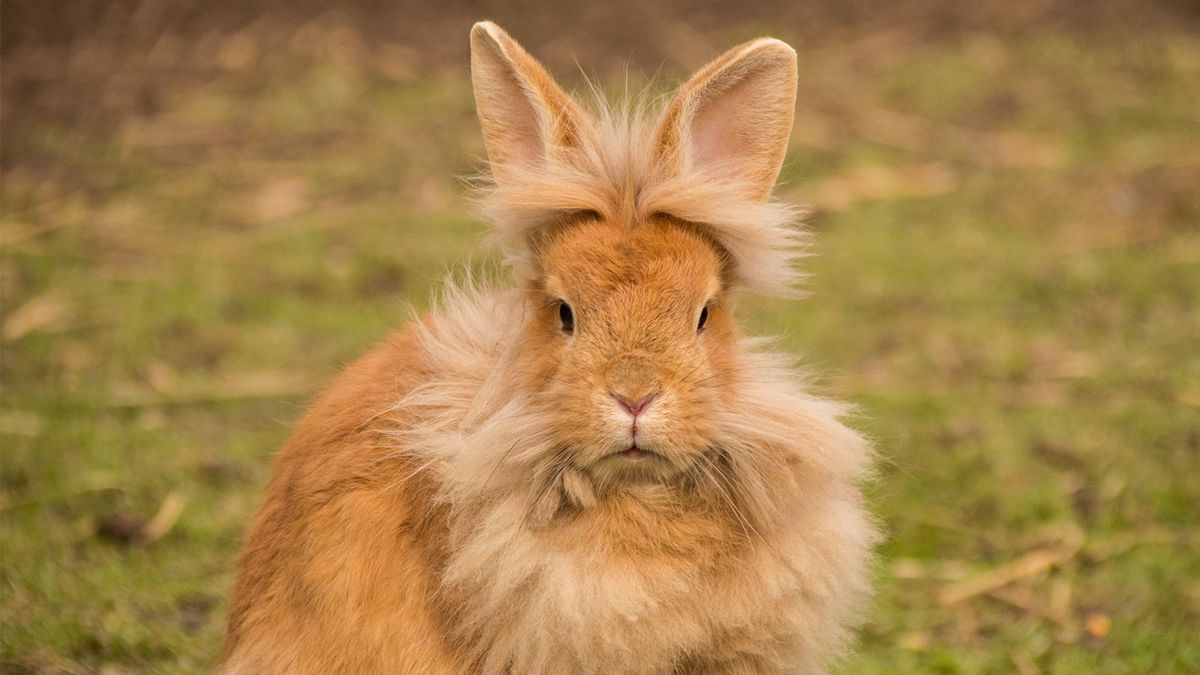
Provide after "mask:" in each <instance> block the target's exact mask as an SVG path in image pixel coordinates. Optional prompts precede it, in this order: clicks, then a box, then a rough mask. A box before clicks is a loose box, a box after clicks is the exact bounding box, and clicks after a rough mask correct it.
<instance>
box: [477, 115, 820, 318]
mask: <svg viewBox="0 0 1200 675" xmlns="http://www.w3.org/2000/svg"><path fill="white" fill-rule="evenodd" d="M593 93H594V95H593V96H592V97H591V100H592V101H593V103H592V105H591V109H592V115H591V116H590V117H589V119H587V120H586V121H585V122H584V123H583V125H582V126H583V128H582V129H580V130H579V134H578V136H577V137H576V138H574V139H573V140H574V142H573V143H572V144H569V145H568V144H558V145H555V146H553V147H552V148H550V149H549V150H548V152H547V153H546V156H545V157H544V158H543V161H542V162H541V163H540V164H537V165H530V164H523V163H518V162H512V163H508V164H498V163H497V162H495V161H493V162H492V163H491V166H490V170H489V171H488V172H487V173H486V174H485V175H484V176H483V178H482V179H481V180H480V181H479V185H478V194H477V201H478V203H479V206H480V211H481V212H482V215H483V216H484V217H485V218H486V219H487V220H488V221H489V222H490V223H492V225H493V227H494V230H493V232H494V235H495V238H496V239H497V240H498V241H499V243H500V245H501V246H502V248H503V249H504V250H505V251H506V253H507V254H508V255H507V259H508V261H509V262H510V263H511V264H512V265H513V266H514V267H515V268H516V269H517V270H518V271H519V272H520V271H523V270H524V269H525V268H526V266H527V265H528V262H529V261H528V259H527V253H526V245H527V243H528V240H529V238H530V236H531V235H532V234H533V233H534V232H536V231H537V230H538V229H540V228H542V227H544V226H545V225H547V224H549V223H553V222H556V221H558V220H560V219H562V218H563V217H564V216H567V215H569V214H572V213H575V212H580V211H594V212H595V213H597V214H599V215H600V216H601V217H602V218H604V219H606V220H609V221H611V222H619V223H626V224H628V225H629V226H630V227H632V226H634V225H635V224H636V223H638V222H644V221H645V220H646V219H647V218H649V217H651V216H654V215H657V214H668V215H670V216H673V217H675V218H678V219H680V220H683V221H687V222H690V223H694V224H697V225H700V226H702V227H703V228H704V229H705V230H706V231H707V232H708V233H709V234H710V235H711V236H712V237H713V239H714V240H715V241H716V242H717V243H718V244H720V246H721V247H722V248H723V249H724V251H725V253H727V254H728V255H729V256H730V258H731V259H732V261H733V263H734V273H735V275H736V280H737V281H738V282H740V283H741V284H742V285H743V286H744V287H746V288H747V289H749V290H752V291H755V292H759V293H763V294H766V295H790V294H792V293H793V292H794V290H795V287H796V285H797V283H798V282H799V281H800V280H801V279H802V278H803V275H802V274H801V273H800V272H799V270H798V269H797V267H796V264H795V263H796V262H797V260H798V259H799V258H800V257H802V256H803V252H804V248H805V246H804V245H805V239H806V237H805V236H804V235H805V233H804V230H803V228H802V227H801V220H802V216H803V215H804V209H801V208H799V207H797V206H795V205H793V204H788V203H785V202H782V201H779V200H774V199H767V200H763V199H761V198H759V197H757V196H756V195H755V193H754V189H755V188H754V186H753V185H751V184H749V183H745V182H740V181H739V180H738V179H737V174H736V173H735V172H731V171H727V170H725V168H724V167H722V166H721V165H719V164H718V165H710V166H707V167H704V168H700V167H690V168H687V169H685V170H682V171H680V170H675V169H673V168H671V167H670V166H669V165H668V163H666V162H664V161H662V159H661V158H660V157H659V156H658V153H657V145H658V143H657V137H658V133H659V131H658V129H659V127H660V126H661V122H658V121H656V118H658V117H659V116H660V115H658V114H656V113H654V112H652V109H653V107H657V106H653V107H652V106H651V105H649V104H648V103H647V101H648V100H650V99H649V97H646V96H641V97H633V98H631V99H627V100H626V101H625V102H622V103H615V104H613V103H608V102H607V101H605V100H604V98H603V97H602V96H601V95H600V94H599V92H593Z"/></svg>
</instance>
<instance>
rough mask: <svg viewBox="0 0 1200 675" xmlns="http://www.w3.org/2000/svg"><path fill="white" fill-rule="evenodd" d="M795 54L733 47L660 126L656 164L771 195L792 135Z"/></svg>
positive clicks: (682, 93) (765, 41)
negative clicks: (697, 172) (694, 172)
mask: <svg viewBox="0 0 1200 675" xmlns="http://www.w3.org/2000/svg"><path fill="white" fill-rule="evenodd" d="M795 103H796V52H795V50H793V49H792V48H791V47H789V46H788V45H787V44H785V43H783V42H780V41H779V40H776V39H773V38H759V39H757V40H751V41H750V42H747V43H745V44H742V45H739V46H737V47H734V48H733V49H731V50H729V51H728V52H725V54H723V55H721V56H720V57H719V58H717V59H716V60H715V61H713V62H712V63H710V64H708V65H707V66H705V67H704V68H702V69H700V71H699V72H697V73H696V74H695V75H693V76H692V78H691V79H690V80H688V81H687V82H686V83H685V84H684V85H683V86H682V87H680V88H679V91H678V92H677V93H676V94H675V96H674V98H673V99H672V100H671V102H670V103H669V104H668V105H667V108H666V111H665V112H664V113H663V118H662V121H660V122H659V126H658V136H657V142H658V153H659V161H660V162H663V165H664V168H666V169H667V171H668V172H670V173H683V172H688V171H702V172H705V173H707V174H709V175H712V176H714V177H715V178H719V179H721V180H723V181H725V180H727V181H729V182H731V183H734V184H739V185H742V186H744V187H745V189H746V190H747V192H746V194H747V196H748V197H750V198H752V199H756V200H764V199H766V198H767V197H768V196H769V195H770V194H771V189H772V188H773V187H774V186H775V180H776V179H777V178H778V177H779V169H780V167H781V166H782V165H783V157H784V154H785V153H786V152H787V146H788V138H789V137H790V136H791V132H792V117H793V115H794V112H795V111H794V109H795Z"/></svg>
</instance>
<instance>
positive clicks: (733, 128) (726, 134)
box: [691, 81, 762, 171]
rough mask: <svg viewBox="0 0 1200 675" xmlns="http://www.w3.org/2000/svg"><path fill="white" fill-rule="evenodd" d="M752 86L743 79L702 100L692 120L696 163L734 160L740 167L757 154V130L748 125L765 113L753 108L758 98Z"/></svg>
mask: <svg viewBox="0 0 1200 675" xmlns="http://www.w3.org/2000/svg"><path fill="white" fill-rule="evenodd" d="M748 89H750V88H749V87H747V86H746V83H745V81H742V82H739V83H737V84H736V85H734V86H732V87H730V88H728V89H726V90H724V91H720V92H717V93H715V94H714V95H711V96H709V97H708V98H707V99H705V100H701V101H700V102H699V105H698V106H697V110H696V113H695V116H694V117H693V118H692V124H691V153H692V156H691V163H692V166H693V167H699V166H713V165H726V166H728V165H730V164H733V165H734V166H733V167H731V168H734V170H737V171H740V170H742V168H743V167H742V166H739V165H742V164H744V163H745V161H746V158H747V155H751V156H752V155H753V153H754V152H755V148H753V147H751V146H752V145H753V144H754V139H753V138H752V136H751V134H753V133H754V131H753V129H752V128H748V127H751V126H752V125H753V120H754V118H755V117H757V116H760V115H761V114H762V113H761V112H758V111H755V110H754V109H753V108H752V106H754V105H755V104H756V101H754V100H752V99H753V97H752V96H750V95H749V94H750V93H752V92H748V91H747V90H748Z"/></svg>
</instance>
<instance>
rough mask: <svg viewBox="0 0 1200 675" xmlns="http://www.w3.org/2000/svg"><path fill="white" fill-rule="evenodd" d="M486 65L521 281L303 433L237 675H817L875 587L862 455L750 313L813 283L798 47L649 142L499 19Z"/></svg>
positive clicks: (862, 447)
mask: <svg viewBox="0 0 1200 675" xmlns="http://www.w3.org/2000/svg"><path fill="white" fill-rule="evenodd" d="M472 71H473V77H474V84H475V92H476V99H477V103H478V106H479V113H480V119H481V122H482V124H483V128H484V136H485V140H486V141H487V145H488V153H489V156H490V157H491V159H492V163H493V181H494V183H493V185H492V186H491V188H490V192H489V193H488V194H487V195H485V197H484V204H485V206H486V207H487V208H488V210H489V212H490V213H491V214H492V215H493V216H494V217H495V218H496V220H497V221H498V222H497V229H498V235H499V236H500V239H501V241H502V242H503V243H504V245H505V246H507V247H508V248H509V250H510V252H511V253H512V255H511V260H512V261H513V262H514V266H513V269H514V273H515V274H516V275H517V278H518V279H519V280H520V282H521V284H520V286H519V288H517V289H513V290H494V289H488V288H480V287H475V286H471V285H468V286H467V287H465V288H453V287H452V288H450V289H449V290H448V294H447V298H446V299H445V301H444V302H443V303H442V307H441V308H440V309H439V310H438V311H436V312H434V313H433V314H431V315H429V316H428V317H426V318H425V319H423V320H422V321H421V322H419V323H416V324H414V325H412V326H410V327H409V328H408V329H406V330H405V331H404V332H402V333H399V334H397V335H396V336H394V337H393V338H392V339H390V340H389V341H387V342H385V343H384V344H383V345H381V346H380V347H378V348H377V349H376V350H375V351H373V352H372V353H371V354H369V355H368V356H366V357H365V358H363V359H362V360H360V361H359V362H358V363H356V364H354V365H353V366H351V367H350V368H349V369H348V370H347V372H346V373H345V374H344V375H343V376H342V377H341V378H340V379H339V380H338V381H337V382H336V383H335V384H334V385H333V386H332V387H331V388H330V390H329V391H328V392H327V393H326V394H325V395H324V396H323V397H322V398H321V399H320V400H319V401H318V402H317V403H316V405H315V406H314V407H313V408H312V410H311V411H310V412H309V413H308V415H307V416H306V417H305V418H304V420H302V421H301V423H300V425H299V428H298V429H297V431H296V433H295V435H294V436H293V437H292V439H291V440H290V441H289V443H288V444H287V446H285V448H284V450H283V452H282V453H280V455H279V457H278V459H277V463H276V467H275V473H274V475H273V477H272V479H271V482H270V484H269V485H268V488H267V497H266V501H265V503H264V505H263V507H262V509H261V511H260V512H259V515H258V518H257V519H256V521H255V523H254V525H253V527H252V529H251V531H250V534H249V536H248V538H247V541H246V545H245V548H244V550H243V553H242V557H241V560H240V562H239V576H238V583H237V587H236V589H235V591H234V596H233V601H232V606H231V610H230V623H229V633H228V637H227V640H226V645H225V652H224V656H223V660H222V662H223V666H222V668H223V671H224V672H226V673H283V672H288V673H292V672H311V673H333V672H346V673H384V672H388V673H397V672H400V673H462V672H477V673H522V674H524V673H546V674H549V673H601V672H603V673H647V674H650V673H701V672H703V673H718V672H721V673H774V672H796V671H797V670H801V671H819V670H821V669H822V668H823V667H824V666H825V665H826V664H828V663H829V661H830V659H832V658H834V657H836V656H837V655H838V654H839V653H841V652H842V651H843V650H844V648H845V646H846V644H847V642H848V641H849V639H850V637H851V628H852V626H853V624H854V617H855V609H856V607H857V606H858V604H859V603H860V601H861V600H862V599H863V598H864V597H865V595H866V593H867V591H868V584H867V577H866V568H867V565H868V563H869V559H870V550H871V547H872V546H873V544H874V542H875V540H876V538H877V535H876V532H875V529H874V528H873V526H872V524H871V521H870V518H869V516H868V515H867V513H866V511H865V509H864V507H863V504H862V499H861V496H860V494H859V491H858V488H857V485H858V483H859V482H860V481H861V480H863V479H864V478H865V477H866V476H867V474H868V473H869V471H870V463H871V459H870V458H871V453H870V449H869V447H868V445H867V443H866V442H865V441H864V440H863V439H862V438H861V437H860V436H859V435H858V434H856V433H855V432H854V431H852V430H851V429H849V428H848V427H846V426H844V425H843V424H842V423H841V422H840V421H839V419H840V417H841V416H843V415H844V414H845V412H846V408H845V406H842V405H840V404H837V403H834V402H831V401H827V400H824V399H821V398H818V397H815V396H813V395H811V394H808V393H806V392H805V391H804V389H803V386H802V382H801V381H800V379H799V377H798V376H797V374H796V373H795V372H793V371H792V370H791V369H790V367H789V366H788V365H787V364H786V363H785V362H784V361H783V360H782V359H780V358H779V357H777V356H774V355H771V354H770V353H769V352H767V351H766V350H765V345H764V344H763V343H762V342H761V341H756V340H753V339H749V338H745V337H742V336H740V335H739V333H738V331H737V328H736V326H735V323H734V320H733V314H732V309H733V303H734V298H735V294H736V289H737V287H738V286H749V287H751V288H758V289H760V290H770V289H774V290H777V291H782V290H785V289H786V288H787V287H788V286H789V285H790V283H791V282H792V281H793V280H794V278H795V277H794V273H793V272H792V271H791V269H790V263H791V262H792V261H793V259H794V255H795V254H794V245H795V244H796V237H795V234H794V230H792V229H791V228H790V224H791V223H790V220H789V218H790V215H791V212H790V211H789V210H787V209H786V207H781V206H779V205H776V204H774V203H772V202H771V201H770V200H769V197H768V193H769V189H770V183H772V182H773V181H774V180H775V177H776V175H777V174H778V170H779V163H780V162H781V161H782V157H783V150H784V149H785V147H786V141H787V134H788V130H789V129H790V125H791V105H792V97H793V96H794V91H795V55H794V53H792V51H791V49H790V48H788V47H787V46H786V45H783V44H782V43H780V42H778V41H774V40H766V39H763V40H756V41H753V42H750V43H747V44H746V45H742V46H741V47H738V48H735V49H734V50H732V51H730V52H729V53H727V54H726V55H725V56H723V57H721V58H720V59H718V60H716V61H714V62H713V63H712V64H710V65H709V66H708V67H706V68H705V69H703V70H701V71H700V72H699V73H698V74H697V75H696V76H694V77H693V78H692V79H691V80H690V81H689V82H688V83H687V84H685V85H684V86H683V87H682V88H681V89H680V92H679V93H678V94H677V95H676V98H675V99H674V100H672V101H671V102H670V103H669V104H668V105H667V108H666V111H665V112H664V114H663V115H662V117H661V119H660V120H659V122H658V123H657V124H653V125H652V124H648V123H647V122H646V121H645V119H646V118H645V116H644V115H643V114H641V113H629V114H625V115H623V114H621V113H619V112H612V111H607V112H603V111H602V113H601V115H600V117H599V118H598V119H597V118H593V117H591V116H590V115H589V114H587V113H585V112H584V110H583V109H582V108H581V107H579V106H578V105H577V104H575V103H574V102H573V101H572V100H571V99H570V98H569V97H568V96H567V95H566V94H564V93H563V92H562V91H561V90H560V89H559V88H558V86H557V85H556V84H555V83H554V82H553V80H551V79H550V77H549V76H548V75H547V74H546V73H545V72H544V71H543V70H542V69H541V67H540V66H539V65H538V64H537V62H536V61H534V60H533V59H532V57H530V56H529V55H528V54H527V53H526V52H525V51H524V50H523V49H521V48H520V46H519V45H517V43H516V42H514V41H513V40H512V39H511V38H510V37H508V36H507V35H506V34H504V33H503V31H501V30H500V29H499V28H498V27H496V26H495V25H493V24H488V23H483V24H478V25H477V26H476V27H475V29H474V30H473V31H472ZM564 305H565V307H566V308H568V309H569V312H568V309H565V308H564ZM702 316H703V317H704V323H703V326H702V328H701V325H700V323H701V317H702ZM619 400H623V401H625V403H619V402H618V401H619ZM633 401H649V402H648V403H645V405H644V407H642V404H638V405H639V407H638V408H637V410H636V411H635V410H634V409H633V408H630V409H628V410H627V409H626V407H627V406H628V405H630V402H633Z"/></svg>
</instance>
